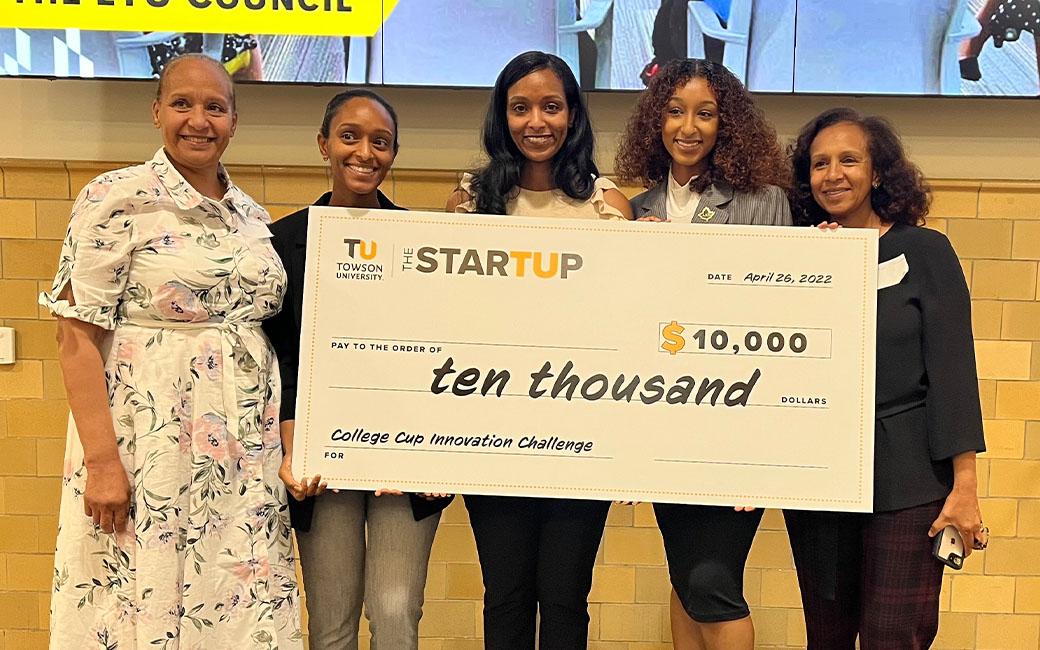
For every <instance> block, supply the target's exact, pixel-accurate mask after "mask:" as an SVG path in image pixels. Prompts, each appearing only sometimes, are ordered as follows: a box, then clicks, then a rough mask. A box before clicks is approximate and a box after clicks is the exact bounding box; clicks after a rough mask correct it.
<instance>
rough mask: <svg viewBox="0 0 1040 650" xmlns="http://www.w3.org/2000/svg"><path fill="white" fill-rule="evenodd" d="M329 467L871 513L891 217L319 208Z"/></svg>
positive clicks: (319, 323) (368, 485)
mask: <svg viewBox="0 0 1040 650" xmlns="http://www.w3.org/2000/svg"><path fill="white" fill-rule="evenodd" d="M309 228H310V229H309V232H308V240H307V246H308V255H307V276H306V286H305V291H304V310H303V311H304V319H303V333H302V334H303V336H302V347H301V351H300V375H299V383H298V400H297V411H296V441H295V444H294V458H293V465H294V468H295V470H296V473H297V475H299V476H314V475H315V474H321V475H322V477H323V478H324V479H325V480H327V481H328V483H329V486H330V487H336V488H351V489H366V490H367V489H378V488H394V489H400V490H405V491H416V492H449V493H463V494H502V495H525V496H556V497H573V498H591V499H620V500H638V501H666V502H685V503H704V504H716V505H749V506H769V507H787V508H802V509H823V510H846V511H869V510H870V509H871V505H872V487H873V449H874V442H873V426H874V415H873V414H874V342H875V339H874V336H875V332H874V327H875V310H876V297H877V279H878V271H877V233H876V231H874V230H870V229H851V228H850V229H843V230H841V231H838V232H829V233H819V232H817V231H815V229H810V228H806V229H795V228H777V227H753V226H724V227H719V226H702V225H689V224H674V223H652V224H651V223H632V222H608V221H593V220H588V221H586V220H570V219H568V220H564V219H535V218H523V217H502V216H494V217H489V216H480V215H457V214H436V213H420V212H409V213H405V212H400V211H379V210H371V211H367V210H345V209H334V208H311V210H310V219H309Z"/></svg>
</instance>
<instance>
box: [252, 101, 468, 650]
mask: <svg viewBox="0 0 1040 650" xmlns="http://www.w3.org/2000/svg"><path fill="white" fill-rule="evenodd" d="M398 146H399V144H398V139H397V114H396V113H395V112H394V109H393V107H391V106H390V104H388V103H387V102H386V101H385V100H383V98H381V97H380V96H379V95H376V94H375V93H373V92H370V91H367V90H348V91H345V92H342V93H340V94H338V95H336V96H335V97H333V98H332V101H330V102H329V105H328V107H327V108H326V110H325V118H324V120H323V121H322V125H321V131H320V132H319V134H318V149H319V150H320V151H321V155H322V158H323V159H324V160H326V161H327V162H328V163H329V167H330V169H331V175H332V191H331V192H326V193H325V194H323V195H322V196H321V197H320V198H318V200H317V201H315V202H314V205H320V206H333V207H349V208H372V209H382V210H400V209H401V208H399V207H397V206H396V205H394V204H393V203H391V202H390V200H389V199H387V198H386V196H385V195H384V194H383V193H382V192H380V191H379V189H377V188H378V187H379V185H380V183H382V182H383V179H384V178H386V174H387V172H389V171H390V167H391V165H393V162H394V158H395V157H396V155H397V150H398ZM271 232H272V233H274V240H273V243H274V248H275V250H276V251H277V252H278V254H279V256H280V257H281V258H282V262H283V264H284V265H285V272H286V276H287V278H288V283H287V289H286V295H285V298H284V300H283V302H282V304H283V305H284V308H283V309H282V312H281V313H280V314H279V315H278V316H276V317H275V318H272V319H270V320H268V321H265V322H264V331H265V332H266V333H267V336H268V337H269V338H270V339H271V343H272V345H273V346H274V349H275V351H276V352H277V354H278V366H279V369H280V371H281V376H282V381H283V383H282V412H281V436H282V446H283V448H284V452H285V457H284V459H283V461H282V466H281V470H280V471H279V476H280V477H281V479H282V481H283V482H284V483H285V486H286V489H287V490H288V491H289V493H290V494H292V496H293V497H295V500H294V499H290V500H289V506H290V513H291V515H292V523H293V527H294V528H295V529H296V540H297V545H298V546H299V549H300V565H301V568H302V570H303V578H304V583H305V589H306V593H307V611H308V614H309V615H310V620H309V623H308V630H309V632H310V638H311V646H312V647H316V648H322V649H323V650H340V649H342V650H356V649H357V647H358V641H357V634H358V623H359V621H360V616H361V606H362V603H364V605H365V615H366V616H367V617H368V619H369V629H370V630H371V632H372V648H373V650H379V649H381V650H409V649H411V650H415V649H416V648H417V647H418V643H419V639H418V626H419V618H420V617H421V616H422V603H423V590H424V588H425V585H426V570H427V565H428V563H429V560H430V547H431V546H432V544H433V537H434V534H435V533H436V532H437V522H438V520H439V519H440V511H441V509H443V508H444V506H445V505H447V503H448V501H447V499H437V500H435V501H433V502H428V501H426V500H425V499H424V498H422V497H420V496H416V495H410V496H405V495H402V494H401V493H400V492H396V491H392V490H380V491H378V492H376V493H374V494H372V493H368V492H362V491H356V490H336V491H334V492H333V493H331V494H327V493H326V494H323V493H324V492H325V487H326V485H325V483H323V482H322V480H321V477H320V476H314V477H297V476H295V475H294V474H293V469H292V450H293V434H294V431H295V419H294V418H295V410H296V382H297V373H298V371H299V349H300V330H301V322H302V319H303V281H304V270H305V266H306V255H307V248H306V247H307V210H306V209H303V210H300V211H298V212H294V213H293V214H290V215H288V216H287V217H284V218H283V219H281V220H280V221H278V222H276V223H274V224H273V225H272V226H271ZM366 528H367V540H366Z"/></svg>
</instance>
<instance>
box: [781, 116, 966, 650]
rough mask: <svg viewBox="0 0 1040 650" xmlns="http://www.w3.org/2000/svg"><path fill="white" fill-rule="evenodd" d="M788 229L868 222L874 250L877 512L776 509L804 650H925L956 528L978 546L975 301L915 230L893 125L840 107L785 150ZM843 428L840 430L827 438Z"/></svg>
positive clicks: (943, 246)
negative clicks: (946, 537)
mask: <svg viewBox="0 0 1040 650" xmlns="http://www.w3.org/2000/svg"><path fill="white" fill-rule="evenodd" d="M792 166H793V168H794V185H793V187H792V189H791V192H790V193H791V202H792V211H793V212H794V216H795V222H796V223H801V224H803V225H820V226H821V227H823V228H827V227H837V226H839V225H840V226H842V227H845V228H874V229H876V230H877V231H878V233H879V235H880V240H879V244H878V262H879V265H878V297H877V389H876V400H877V406H876V413H875V425H874V426H875V429H874V442H875V444H874V512H873V513H872V514H868V515H861V514H851V513H819V512H800V511H785V513H784V514H785V517H786V518H787V524H788V533H789V534H790V537H791V547H792V549H793V551H794V559H795V566H796V567H797V569H798V584H799V587H800V588H801V592H802V603H803V607H804V610H805V624H806V631H807V639H808V648H809V650H824V649H825V650H846V649H847V650H852V649H853V648H854V647H855V644H856V636H857V635H858V636H859V641H860V648H861V650H881V649H892V650H896V649H898V650H911V649H914V648H928V647H930V646H931V643H932V640H933V639H934V638H935V634H936V632H937V630H938V623H939V591H940V588H941V586H942V575H943V564H941V563H940V562H939V561H938V560H936V559H935V558H934V557H932V543H933V537H934V536H935V535H936V534H937V533H939V532H940V531H942V530H943V529H944V528H945V527H947V526H950V525H952V526H954V527H955V528H956V529H957V531H958V532H959V533H960V535H961V536H962V538H963V540H964V543H965V548H966V549H968V550H970V549H971V548H972V546H973V545H976V544H978V545H976V546H975V547H976V548H979V547H981V545H983V539H982V538H983V536H984V533H983V531H982V519H981V515H980V512H979V500H978V497H977V494H976V493H977V488H978V484H977V478H976V471H975V454H976V452H981V451H984V450H985V442H984V440H983V436H982V413H981V408H980V405H979V392H978V379H977V376H976V372H975V352H974V343H973V340H972V334H971V301H970V299H969V295H968V287H967V285H966V284H965V281H964V275H963V273H962V271H961V267H960V264H959V263H958V261H957V255H956V253H954V251H953V247H952V246H951V245H950V242H949V240H947V239H946V237H945V236H944V235H943V234H942V233H939V232H937V231H935V230H930V229H926V228H923V227H921V225H922V224H923V223H924V217H925V214H926V213H927V212H928V204H929V193H928V188H927V186H926V185H925V183H924V180H923V178H922V175H921V172H920V171H919V170H918V169H917V167H915V166H914V165H913V164H912V163H911V162H910V161H908V160H907V159H906V156H905V154H904V152H903V148H902V145H901V143H900V141H899V138H898V136H897V135H896V134H895V132H894V131H893V129H892V127H891V126H889V125H888V123H887V122H885V121H884V120H882V119H880V118H877V117H866V118H864V117H862V116H860V115H859V114H858V113H856V112H855V111H853V110H851V109H847V108H836V109H831V110H828V111H825V112H824V113H822V114H820V115H819V116H817V117H816V118H814V119H813V120H812V121H810V122H809V123H808V124H807V125H806V126H805V127H804V128H803V129H802V131H801V133H800V134H799V136H798V140H797V143H796V144H795V146H794V149H793V152H792ZM837 434H838V432H836V435H837Z"/></svg>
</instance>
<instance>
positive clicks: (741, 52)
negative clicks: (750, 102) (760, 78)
mask: <svg viewBox="0 0 1040 650" xmlns="http://www.w3.org/2000/svg"><path fill="white" fill-rule="evenodd" d="M687 9H688V11H687V14H686V51H687V54H688V55H689V56H690V57H691V58H694V59H703V58H704V37H705V36H709V37H711V38H714V39H716V40H719V41H722V42H723V48H724V49H723V53H722V65H724V66H726V67H727V68H728V69H729V70H730V72H732V73H733V74H734V75H736V76H737V79H740V83H746V79H747V69H748V43H749V41H750V36H751V12H752V0H692V2H690V3H689V5H687ZM723 23H726V26H725V27H723V25H722V24H723Z"/></svg>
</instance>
